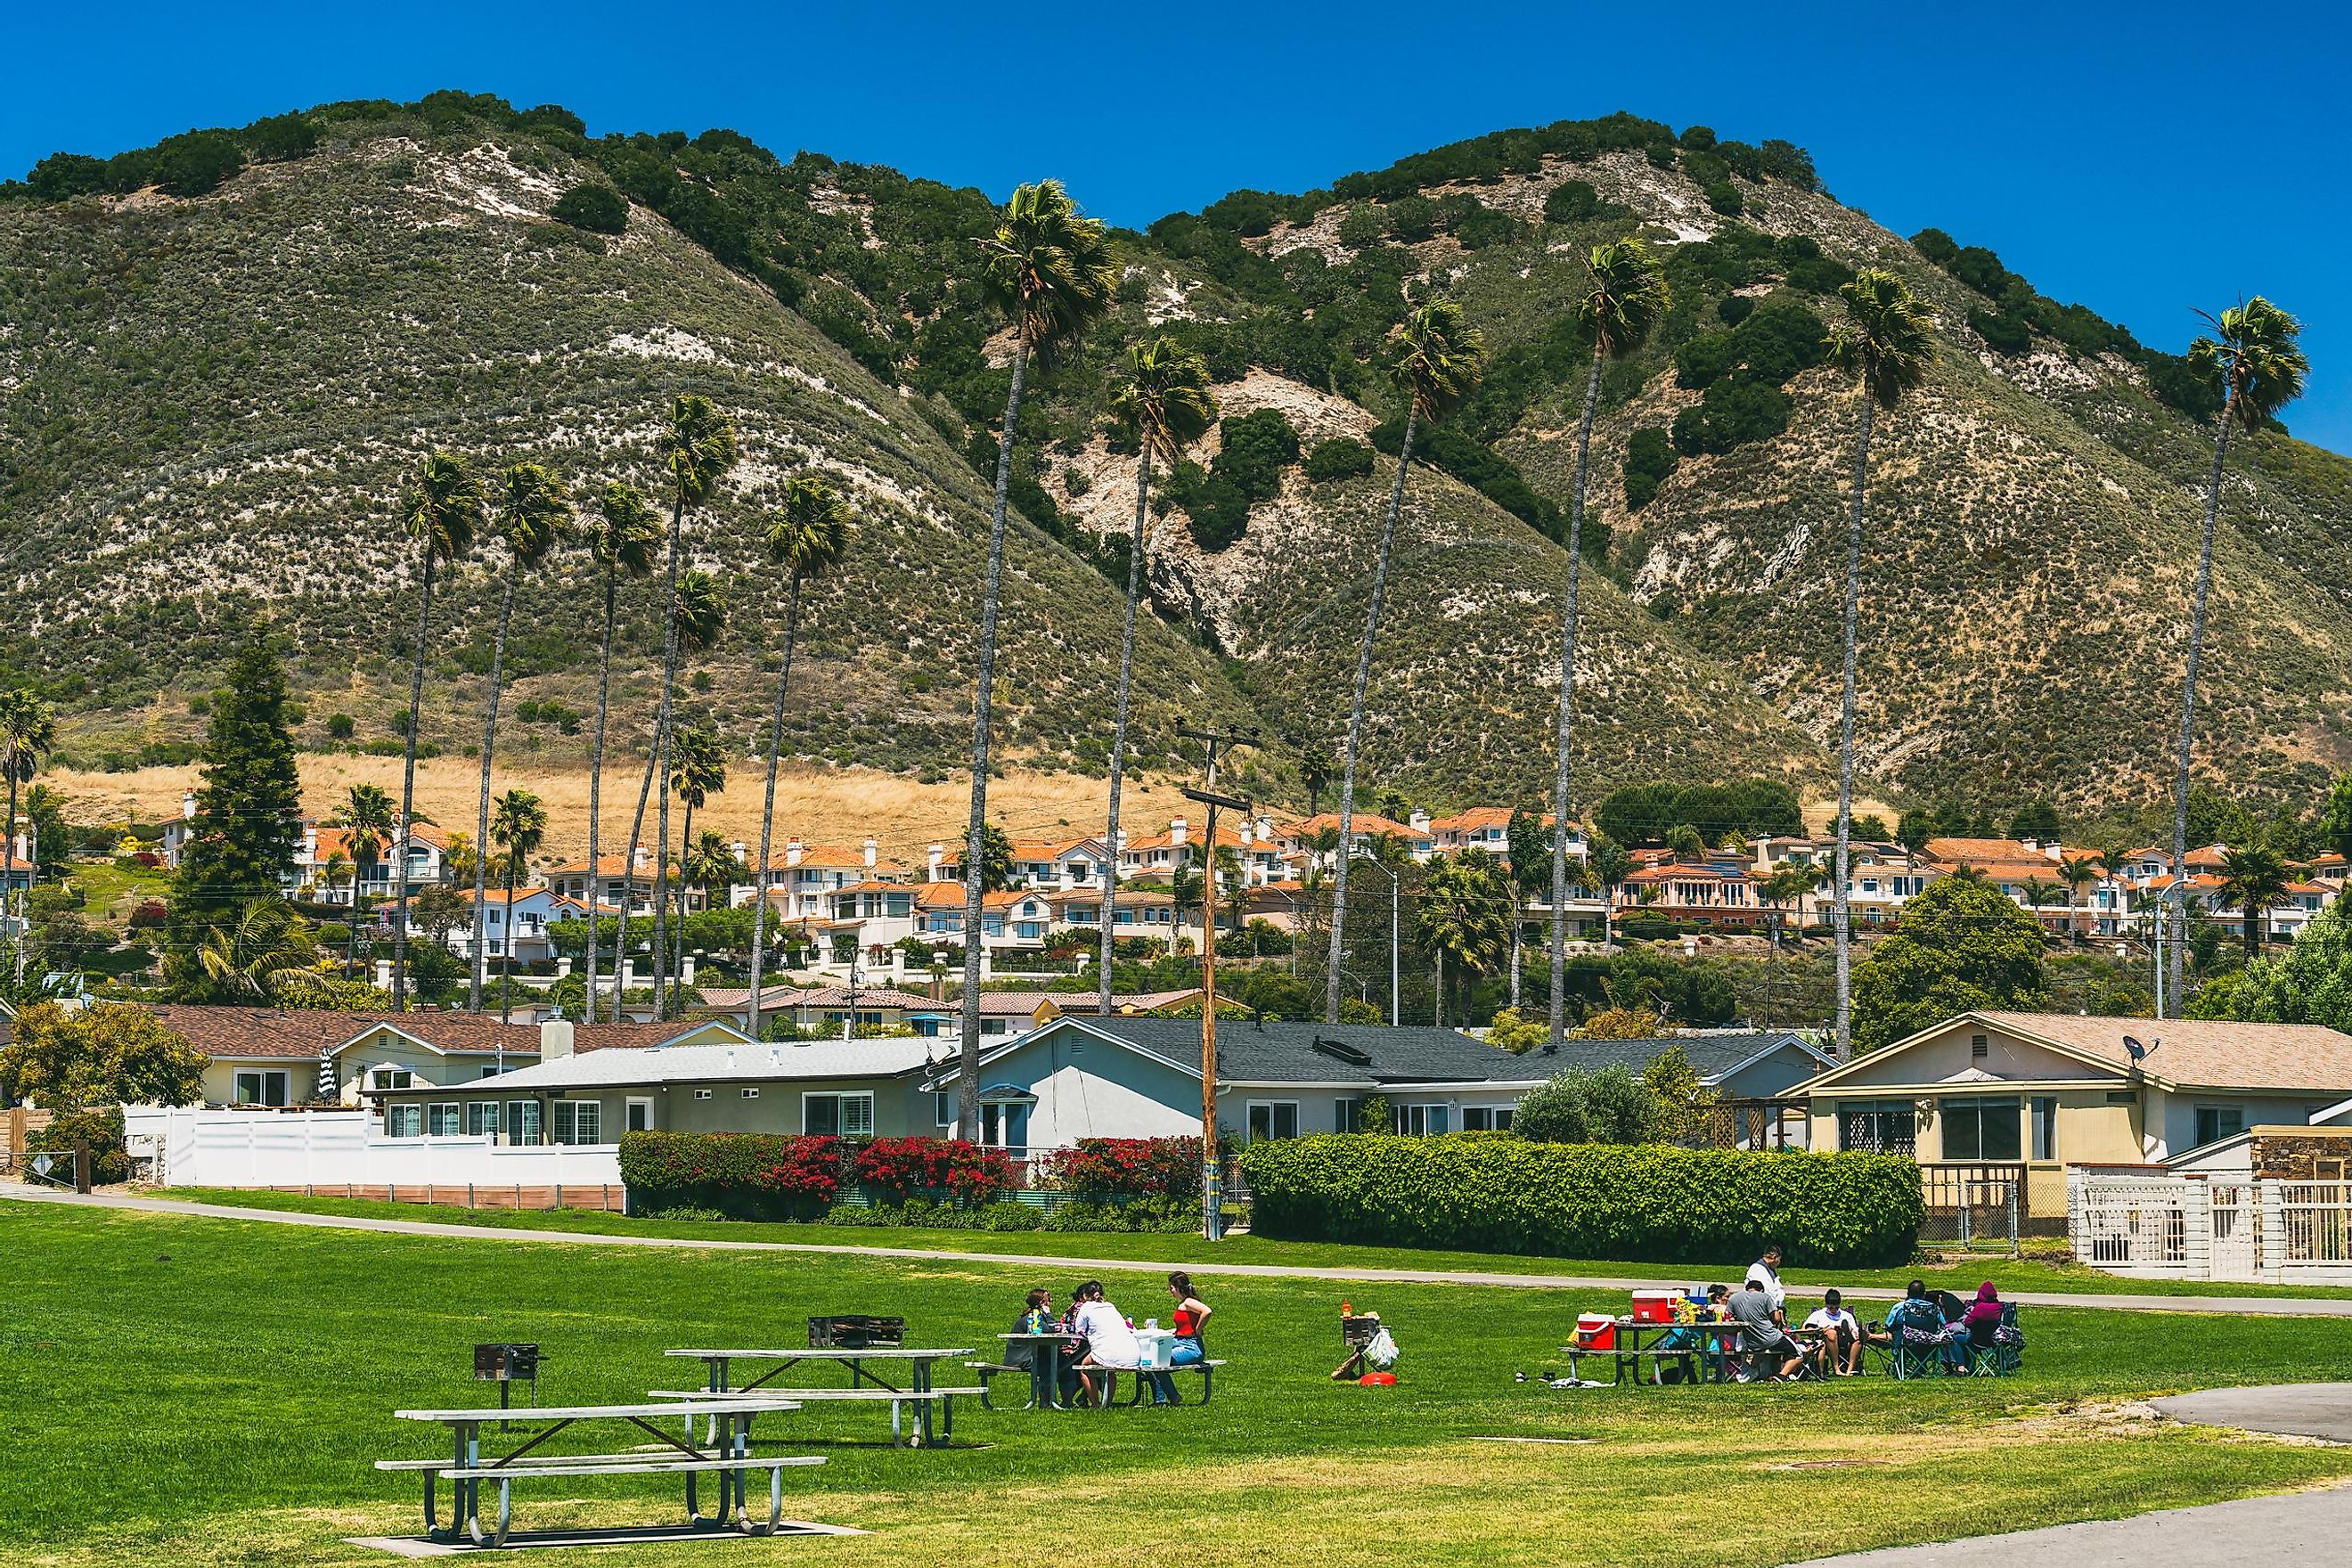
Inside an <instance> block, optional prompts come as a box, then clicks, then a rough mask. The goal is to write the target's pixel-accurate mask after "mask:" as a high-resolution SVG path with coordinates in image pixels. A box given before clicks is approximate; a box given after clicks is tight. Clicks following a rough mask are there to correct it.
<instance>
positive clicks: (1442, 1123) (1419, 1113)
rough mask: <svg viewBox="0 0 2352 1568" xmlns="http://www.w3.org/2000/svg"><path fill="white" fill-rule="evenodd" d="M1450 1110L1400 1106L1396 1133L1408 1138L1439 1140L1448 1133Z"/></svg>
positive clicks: (1447, 1108) (1440, 1107)
mask: <svg viewBox="0 0 2352 1568" xmlns="http://www.w3.org/2000/svg"><path fill="white" fill-rule="evenodd" d="M1450 1112H1451V1108H1450V1107H1447V1106H1443V1105H1400V1106H1398V1107H1397V1113H1396V1114H1397V1131H1400V1132H1402V1133H1403V1134H1404V1135H1405V1136H1406V1137H1408V1138H1439V1137H1443V1136H1444V1134H1445V1132H1446V1131H1448V1121H1449V1120H1450Z"/></svg>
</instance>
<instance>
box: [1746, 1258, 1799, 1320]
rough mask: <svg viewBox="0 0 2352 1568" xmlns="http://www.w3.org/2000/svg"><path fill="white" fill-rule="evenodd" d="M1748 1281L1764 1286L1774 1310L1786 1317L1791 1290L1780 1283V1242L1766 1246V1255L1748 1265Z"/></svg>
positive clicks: (1766, 1295)
mask: <svg viewBox="0 0 2352 1568" xmlns="http://www.w3.org/2000/svg"><path fill="white" fill-rule="evenodd" d="M1748 1283H1749V1284H1750V1285H1760V1286H1762V1287H1763V1289H1764V1295H1765V1297H1766V1299H1767V1300H1769V1301H1770V1302H1771V1303H1772V1310H1774V1311H1776V1312H1779V1313H1780V1314H1782V1316H1783V1317H1784V1318H1785V1317H1786V1315H1787V1313H1788V1310H1789V1292H1788V1289H1786V1288H1785V1287H1784V1286H1782V1285H1781V1283H1780V1243H1779V1242H1777V1241H1776V1242H1773V1243H1772V1244H1770V1245H1769V1246H1768V1247H1765V1248H1764V1256H1763V1257H1761V1258H1758V1259H1757V1260H1756V1261H1755V1262H1753V1263H1751V1264H1749V1265H1748Z"/></svg>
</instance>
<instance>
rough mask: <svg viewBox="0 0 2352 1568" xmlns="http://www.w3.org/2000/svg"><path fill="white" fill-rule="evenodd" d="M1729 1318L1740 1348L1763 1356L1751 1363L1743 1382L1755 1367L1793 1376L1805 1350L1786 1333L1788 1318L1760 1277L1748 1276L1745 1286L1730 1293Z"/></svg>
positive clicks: (1772, 1373) (1767, 1372) (1750, 1353)
mask: <svg viewBox="0 0 2352 1568" xmlns="http://www.w3.org/2000/svg"><path fill="white" fill-rule="evenodd" d="M1731 1319H1732V1321H1734V1322H1736V1323H1738V1325H1739V1348H1740V1349H1741V1350H1742V1351H1743V1352H1747V1353H1748V1355H1750V1356H1753V1357H1761V1358H1762V1360H1761V1362H1760V1363H1752V1365H1751V1370H1750V1372H1749V1373H1748V1374H1747V1376H1745V1377H1743V1378H1742V1379H1741V1381H1742V1382H1747V1381H1749V1380H1751V1379H1752V1378H1753V1377H1754V1376H1755V1375H1756V1371H1757V1370H1761V1371H1762V1373H1764V1375H1766V1376H1768V1377H1793V1376H1795V1375H1796V1373H1797V1370H1798V1369H1799V1368H1800V1367H1801V1366H1803V1365H1804V1364H1805V1357H1804V1352H1802V1351H1801V1349H1800V1348H1799V1347H1798V1344H1797V1342H1796V1341H1794V1340H1792V1339H1790V1337H1789V1335H1788V1331H1787V1320H1786V1319H1785V1318H1783V1317H1782V1316H1781V1315H1780V1309H1778V1308H1776V1307H1774V1306H1773V1305H1772V1299H1771V1297H1770V1296H1769V1294H1768V1293H1767V1292H1766V1291H1765V1289H1764V1286H1763V1282H1762V1281H1760V1280H1757V1279H1750V1280H1748V1284H1747V1285H1746V1287H1745V1288H1744V1289H1740V1290H1738V1291H1736V1292H1734V1293H1733V1295H1732V1298H1731Z"/></svg>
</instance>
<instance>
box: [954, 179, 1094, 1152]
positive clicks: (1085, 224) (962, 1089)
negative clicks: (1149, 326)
mask: <svg viewBox="0 0 2352 1568" xmlns="http://www.w3.org/2000/svg"><path fill="white" fill-rule="evenodd" d="M979 273H980V283H981V287H982V289H983V290H984V291H985V292H986V294H987V296H988V300H989V302H990V303H991V304H992V305H994V306H996V307H997V308H998V309H1000V310H1003V312H1004V313H1005V315H1006V316H1007V317H1008V318H1010V319H1011V321H1012V323H1013V381H1012V385H1011V387H1010V388H1009V389H1008V390H1007V392H1006V394H1005V398H1004V427H1003V430H1002V431H1000V432H999V433H998V436H997V439H996V495H995V499H994V500H993V501H992V503H991V505H990V509H989V514H988V579H987V584H986V586H985V587H984V588H983V590H982V595H981V601H980V668H979V670H978V671H977V672H976V679H975V680H974V682H973V693H972V705H971V826H970V828H969V830H968V832H967V834H966V838H965V841H966V842H967V843H972V844H977V843H978V842H980V838H981V833H982V829H983V828H984V827H985V826H987V824H988V743H989V724H990V721H991V717H992V709H993V705H994V702H995V699H996V620H997V612H998V607H999V605H1000V603H1001V601H1002V599H1003V586H1004V501H1005V487H1006V486H1007V485H1008V484H1010V483H1011V482H1012V479H1013V431H1014V430H1015V429H1016V428H1017V427H1018V426H1019V424H1020V422H1021V395H1022V391H1023V388H1024V385H1025V384H1026V380H1027V376H1028V373H1029V362H1030V361H1031V360H1032V359H1033V358H1034V359H1036V360H1039V361H1041V362H1045V363H1051V361H1052V360H1053V359H1054V358H1055V355H1057V354H1058V353H1061V352H1062V351H1063V350H1064V349H1065V348H1066V347H1068V346H1069V345H1070V344H1071V343H1073V342H1076V340H1077V339H1078V337H1079V336H1080V335H1081V334H1082V333H1083V332H1084V331H1086V329H1087V327H1088V326H1089V325H1091V324H1092V323H1093V322H1095V321H1097V320H1099V319H1100V318H1101V317H1102V316H1103V315H1104V314H1105V313H1107V312H1108V310H1110V304H1111V291H1112V289H1115V288H1116V287H1117V286H1118V262H1117V259H1116V257H1115V254H1114V252H1113V249H1112V246H1111V240H1110V232H1109V230H1108V229H1107V228H1105V227H1104V226H1103V225H1102V223H1101V221H1100V220H1099V219H1097V218H1090V217H1085V216H1081V215H1080V214H1079V212H1078V207H1077V204H1076V202H1073V201H1072V200H1071V199H1070V196H1069V193H1068V192H1066V191H1065V190H1064V189H1063V188H1062V183H1061V182H1060V181H1059V180H1042V181H1040V182H1038V183H1037V184H1034V185H1023V186H1022V187H1021V188H1020V189H1018V190H1016V191H1014V192H1013V199H1012V200H1011V201H1010V202H1008V203H1006V204H1005V208H1004V217H1003V221H1002V222H1000V223H999V224H998V225H997V226H996V231H995V232H994V233H993V234H991V235H989V236H988V237H985V238H983V239H982V240H981V241H980V268H979ZM981 900H982V889H981V879H979V878H978V877H970V876H968V877H966V878H965V879H964V921H963V925H964V935H965V941H964V947H963V976H964V982H963V1019H962V1027H961V1050H960V1053H959V1054H960V1057H961V1067H962V1075H961V1083H960V1086H959V1088H958V1089H957V1095H956V1105H957V1110H956V1133H957V1136H959V1137H962V1138H977V1137H979V1135H980V966H981V954H982V942H981Z"/></svg>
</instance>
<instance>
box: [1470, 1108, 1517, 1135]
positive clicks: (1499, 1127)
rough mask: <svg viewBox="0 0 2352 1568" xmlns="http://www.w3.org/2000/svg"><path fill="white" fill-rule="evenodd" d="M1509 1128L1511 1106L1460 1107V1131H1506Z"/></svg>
mask: <svg viewBox="0 0 2352 1568" xmlns="http://www.w3.org/2000/svg"><path fill="white" fill-rule="evenodd" d="M1510 1130H1511V1107H1509V1106H1507V1105H1501V1106H1485V1105H1465V1106H1464V1107H1463V1108H1462V1131H1465V1132H1507V1131H1510Z"/></svg>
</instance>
